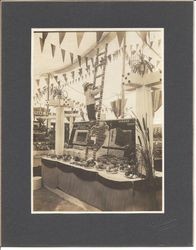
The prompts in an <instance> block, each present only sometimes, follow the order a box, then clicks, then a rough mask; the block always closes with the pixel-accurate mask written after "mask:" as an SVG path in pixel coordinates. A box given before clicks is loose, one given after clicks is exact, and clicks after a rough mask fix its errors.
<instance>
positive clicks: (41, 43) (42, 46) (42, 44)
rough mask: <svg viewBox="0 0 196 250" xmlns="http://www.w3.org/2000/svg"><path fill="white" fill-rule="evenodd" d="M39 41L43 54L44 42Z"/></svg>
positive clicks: (41, 39)
mask: <svg viewBox="0 0 196 250" xmlns="http://www.w3.org/2000/svg"><path fill="white" fill-rule="evenodd" d="M39 40H40V47H41V52H43V49H44V41H43V38H39Z"/></svg>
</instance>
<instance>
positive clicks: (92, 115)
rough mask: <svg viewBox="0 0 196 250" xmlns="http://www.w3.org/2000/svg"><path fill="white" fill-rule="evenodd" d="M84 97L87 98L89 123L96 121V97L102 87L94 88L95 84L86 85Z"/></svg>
mask: <svg viewBox="0 0 196 250" xmlns="http://www.w3.org/2000/svg"><path fill="white" fill-rule="evenodd" d="M83 87H84V95H85V97H86V108H87V114H88V119H89V121H95V120H96V110H95V96H96V95H98V94H99V93H100V91H101V87H100V86H99V87H95V88H93V83H88V82H87V83H85V84H84V85H83Z"/></svg>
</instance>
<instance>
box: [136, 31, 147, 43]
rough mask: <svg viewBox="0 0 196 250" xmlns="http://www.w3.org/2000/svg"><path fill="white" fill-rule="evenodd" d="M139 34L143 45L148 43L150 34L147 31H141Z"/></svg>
mask: <svg viewBox="0 0 196 250" xmlns="http://www.w3.org/2000/svg"><path fill="white" fill-rule="evenodd" d="M137 34H138V35H139V37H140V38H141V39H142V41H143V43H147V34H148V32H147V31H140V32H137Z"/></svg>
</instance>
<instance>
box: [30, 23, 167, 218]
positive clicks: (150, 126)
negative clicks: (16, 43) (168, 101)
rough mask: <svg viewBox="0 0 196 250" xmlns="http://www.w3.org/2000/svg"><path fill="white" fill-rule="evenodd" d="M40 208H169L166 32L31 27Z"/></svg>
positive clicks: (35, 207)
mask: <svg viewBox="0 0 196 250" xmlns="http://www.w3.org/2000/svg"><path fill="white" fill-rule="evenodd" d="M31 46H32V68H31V72H32V81H31V86H32V95H31V96H32V105H31V106H32V110H31V112H32V113H31V115H32V116H31V117H32V119H31V123H32V126H31V128H32V141H31V143H32V145H31V147H32V166H31V180H32V181H31V187H32V192H31V195H32V197H31V201H32V206H31V210H32V211H31V212H32V213H164V131H163V128H164V92H163V91H164V78H163V76H164V58H163V54H164V53H163V52H164V30H163V29H161V28H160V29H158V28H156V29H153V28H137V29H135V28H130V29H128V28H127V29H110V28H108V29H32V43H31Z"/></svg>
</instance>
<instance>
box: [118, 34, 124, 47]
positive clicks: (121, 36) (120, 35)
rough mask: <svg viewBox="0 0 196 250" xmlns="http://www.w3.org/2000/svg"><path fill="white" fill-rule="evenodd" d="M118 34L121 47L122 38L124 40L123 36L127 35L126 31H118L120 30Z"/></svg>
mask: <svg viewBox="0 0 196 250" xmlns="http://www.w3.org/2000/svg"><path fill="white" fill-rule="evenodd" d="M116 35H117V37H118V44H119V47H120V46H121V44H122V40H123V38H124V36H125V32H120V31H118V32H116Z"/></svg>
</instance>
